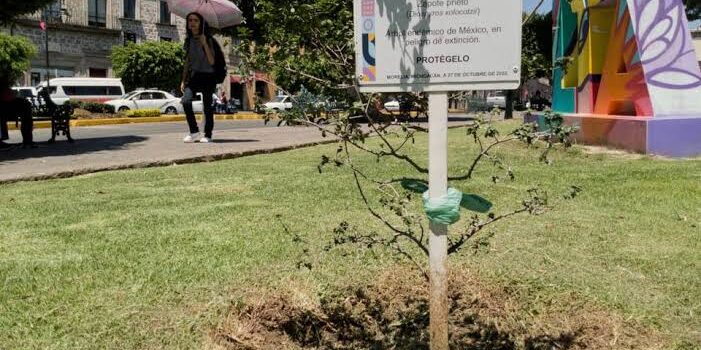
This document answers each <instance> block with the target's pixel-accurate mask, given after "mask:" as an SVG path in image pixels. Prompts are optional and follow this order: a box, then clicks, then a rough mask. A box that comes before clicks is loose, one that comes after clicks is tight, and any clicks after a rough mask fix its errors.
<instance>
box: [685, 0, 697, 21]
mask: <svg viewBox="0 0 701 350" xmlns="http://www.w3.org/2000/svg"><path fill="white" fill-rule="evenodd" d="M684 6H686V15H687V17H689V21H696V20H700V19H701V0H684Z"/></svg>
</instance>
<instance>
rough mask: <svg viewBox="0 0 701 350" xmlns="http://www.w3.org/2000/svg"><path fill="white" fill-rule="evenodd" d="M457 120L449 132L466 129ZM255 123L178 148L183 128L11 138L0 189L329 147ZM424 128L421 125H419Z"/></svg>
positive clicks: (309, 134) (221, 127)
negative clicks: (24, 140) (31, 140)
mask: <svg viewBox="0 0 701 350" xmlns="http://www.w3.org/2000/svg"><path fill="white" fill-rule="evenodd" d="M469 120H470V119H469V118H467V117H466V116H461V117H457V118H454V119H453V121H451V122H450V125H451V126H459V125H465V124H467V123H468V122H469ZM274 125H275V124H274V123H272V125H267V126H266V125H265V124H264V123H263V121H260V120H223V121H217V122H216V123H215V130H214V142H213V143H210V144H200V143H190V144H186V143H183V141H182V138H183V136H184V135H185V131H186V125H185V123H184V122H164V123H147V124H121V125H119V124H118V125H105V126H90V127H79V128H74V129H72V130H71V133H72V136H73V138H74V139H75V140H76V141H75V143H73V144H69V143H68V142H66V141H65V138H63V137H59V138H58V140H57V142H56V143H55V144H48V143H46V142H45V140H47V139H49V137H50V131H49V130H47V129H40V130H35V132H34V137H35V140H36V141H38V147H37V148H31V149H23V148H20V147H19V146H18V145H17V143H19V142H20V140H21V137H20V135H19V131H16V130H15V131H11V132H10V140H9V141H10V142H13V143H15V145H16V146H15V147H12V148H10V149H3V150H0V184H2V183H9V182H17V181H28V180H43V179H52V178H64V177H70V176H76V175H81V174H88V173H93V172H99V171H107V170H117V169H129V168H144V167H153V166H167V165H173V164H184V163H194V162H207V161H215V160H221V159H230V158H237V157H241V156H246V155H252V154H259V153H271V152H280V151H285V150H290V149H294V148H299V147H305V146H311V145H316V144H320V143H325V142H334V141H335V139H334V138H333V137H327V138H324V137H322V136H321V132H319V130H317V129H316V128H311V127H276V126H274ZM422 125H424V126H425V123H422Z"/></svg>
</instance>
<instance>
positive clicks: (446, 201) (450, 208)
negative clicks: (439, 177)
mask: <svg viewBox="0 0 701 350" xmlns="http://www.w3.org/2000/svg"><path fill="white" fill-rule="evenodd" d="M423 200H424V211H425V212H426V216H428V219H429V220H431V222H433V223H436V224H443V225H452V224H454V223H456V222H458V220H460V201H461V200H462V192H460V191H458V190H456V189H454V188H452V187H450V188H448V193H447V194H446V195H445V196H442V197H438V198H429V195H428V191H426V192H424V194H423Z"/></svg>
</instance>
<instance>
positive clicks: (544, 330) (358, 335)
mask: <svg viewBox="0 0 701 350" xmlns="http://www.w3.org/2000/svg"><path fill="white" fill-rule="evenodd" d="M450 286H451V287H450V291H449V297H450V305H451V311H450V326H449V327H450V328H449V331H450V344H451V348H453V349H495V350H499V349H504V350H506V349H657V348H661V347H662V346H663V339H662V337H661V336H660V335H659V334H657V333H656V332H654V331H652V330H649V329H645V328H643V327H641V326H639V325H635V324H631V323H629V322H626V321H625V320H624V319H623V318H622V317H621V316H619V315H616V314H613V313H611V312H609V311H607V310H605V309H603V308H602V307H600V306H597V305H594V304H593V303H589V302H583V301H581V300H578V299H577V298H576V296H574V295H566V296H563V297H562V298H559V299H558V300H549V301H537V302H529V303H527V304H528V306H526V305H524V303H521V302H519V297H517V296H516V294H515V293H511V292H510V291H509V288H504V287H499V286H494V285H489V284H486V283H484V282H483V281H480V280H479V279H478V278H476V277H474V276H472V275H470V274H469V273H468V272H465V271H460V272H458V273H453V274H452V276H451V279H450ZM427 292H428V285H427V283H425V281H424V280H423V279H422V278H421V277H420V276H418V275H417V274H415V273H413V272H412V271H411V270H410V269H405V268H396V269H393V270H392V271H388V272H387V273H385V274H384V275H383V276H380V278H379V279H378V280H377V282H375V283H372V284H369V285H365V286H359V287H345V288H341V289H340V291H339V292H337V293H335V294H332V295H327V296H324V297H321V298H320V299H318V298H314V297H308V296H300V295H299V291H296V292H293V291H291V290H290V291H280V290H277V291H264V292H261V291H260V290H256V291H253V290H249V291H245V292H243V294H244V297H243V299H242V300H244V301H243V302H241V303H238V304H235V305H232V306H231V308H230V310H229V312H228V313H227V316H226V317H225V319H223V320H222V321H221V322H220V323H219V325H217V327H216V328H215V329H213V330H212V332H211V334H210V338H211V340H212V341H213V342H214V343H215V344H217V345H218V346H219V347H222V348H225V349H237V350H240V349H428V348H429V337H428V332H427V329H428V323H429V315H428V309H429V306H428V297H427ZM317 299H318V300H317ZM311 300H316V301H313V302H312V301H311ZM534 306H537V307H534Z"/></svg>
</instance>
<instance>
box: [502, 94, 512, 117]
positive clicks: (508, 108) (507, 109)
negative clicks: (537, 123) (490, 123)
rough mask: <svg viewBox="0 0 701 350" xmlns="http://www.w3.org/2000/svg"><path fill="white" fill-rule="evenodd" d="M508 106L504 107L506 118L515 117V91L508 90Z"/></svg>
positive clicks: (506, 99)
mask: <svg viewBox="0 0 701 350" xmlns="http://www.w3.org/2000/svg"><path fill="white" fill-rule="evenodd" d="M505 101H506V106H505V107H504V119H514V91H513V90H507V91H506V98H505Z"/></svg>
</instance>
